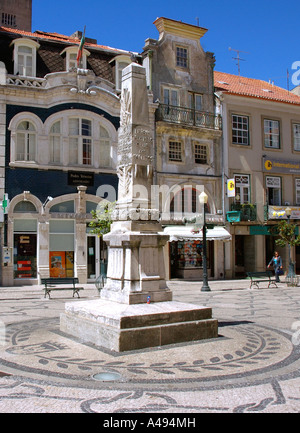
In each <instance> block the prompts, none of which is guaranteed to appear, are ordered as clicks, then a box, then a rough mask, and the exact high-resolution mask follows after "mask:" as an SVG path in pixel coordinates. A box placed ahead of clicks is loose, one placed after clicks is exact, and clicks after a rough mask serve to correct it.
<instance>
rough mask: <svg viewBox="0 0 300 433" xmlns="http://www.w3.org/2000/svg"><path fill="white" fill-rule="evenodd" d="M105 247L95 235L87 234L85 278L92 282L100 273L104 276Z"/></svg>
mask: <svg viewBox="0 0 300 433" xmlns="http://www.w3.org/2000/svg"><path fill="white" fill-rule="evenodd" d="M106 266H107V248H106V244H105V242H103V239H102V238H100V237H99V236H97V235H90V234H89V235H88V236H87V279H88V281H90V282H94V281H95V280H96V278H97V277H99V275H100V274H102V275H105V276H106Z"/></svg>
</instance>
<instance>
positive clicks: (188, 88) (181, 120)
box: [142, 18, 230, 280]
mask: <svg viewBox="0 0 300 433" xmlns="http://www.w3.org/2000/svg"><path fill="white" fill-rule="evenodd" d="M154 24H155V26H156V27H157V29H158V32H159V37H158V40H154V39H147V40H146V43H145V46H144V50H143V53H142V56H143V65H144V66H145V68H146V70H147V76H148V87H149V89H151V91H152V92H153V100H154V101H155V103H156V104H157V111H156V129H155V151H156V153H155V160H154V161H155V162H154V183H155V184H156V185H159V188H160V209H161V211H162V220H163V223H164V224H165V232H166V233H168V234H170V235H171V238H170V242H169V251H168V255H169V258H170V269H169V270H168V271H169V272H168V275H169V277H170V278H172V277H176V278H190V279H199V280H200V279H201V278H202V256H201V252H202V240H201V238H202V232H201V231H199V232H198V233H193V232H192V231H193V229H194V227H195V224H194V223H195V219H196V218H197V215H198V214H199V213H201V209H200V204H199V200H198V198H199V194H200V193H201V192H202V191H204V192H205V193H206V194H207V195H208V204H207V209H206V212H207V218H206V219H207V222H209V223H211V224H215V225H217V226H219V227H216V228H215V229H212V228H211V229H209V230H208V238H209V239H211V242H208V267H209V276H210V277H211V278H222V277H224V272H225V270H224V253H223V251H224V248H223V246H224V245H223V241H224V240H228V239H229V238H230V236H228V235H229V234H228V233H227V232H226V231H225V230H223V229H222V227H220V225H222V224H223V223H224V217H223V198H224V197H223V188H222V141H221V136H222V122H221V117H220V116H219V115H217V114H216V113H215V102H214V75H213V71H214V62H215V59H214V55H213V54H212V53H210V52H205V51H204V50H203V48H202V46H201V43H200V40H201V38H202V37H203V36H204V35H205V33H206V31H207V30H206V29H204V28H202V27H198V26H193V25H189V24H185V23H183V22H181V21H174V20H171V19H167V18H158V19H157V20H156V21H155V22H154Z"/></svg>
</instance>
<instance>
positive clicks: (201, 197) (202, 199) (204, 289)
mask: <svg viewBox="0 0 300 433" xmlns="http://www.w3.org/2000/svg"><path fill="white" fill-rule="evenodd" d="M207 200H208V196H207V194H205V192H204V191H203V192H201V194H200V195H199V202H200V204H201V206H202V208H203V248H202V263H203V284H202V287H201V292H210V287H209V285H208V281H207V252H206V222H205V205H206V204H207Z"/></svg>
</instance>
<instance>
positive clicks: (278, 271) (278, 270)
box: [268, 251, 283, 283]
mask: <svg viewBox="0 0 300 433" xmlns="http://www.w3.org/2000/svg"><path fill="white" fill-rule="evenodd" d="M271 265H273V268H274V271H275V281H276V283H280V279H279V275H282V274H283V271H282V260H281V257H280V255H279V253H278V251H275V252H274V256H273V257H272V259H271V260H270V263H269V264H268V268H269V267H270V266H271Z"/></svg>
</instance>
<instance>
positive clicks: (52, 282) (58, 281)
mask: <svg viewBox="0 0 300 433" xmlns="http://www.w3.org/2000/svg"><path fill="white" fill-rule="evenodd" d="M41 283H42V284H44V285H45V289H44V290H45V298H46V296H47V295H48V296H49V299H50V292H51V291H52V290H73V298H74V295H75V293H76V294H77V296H78V298H80V296H79V291H80V290H83V289H84V288H83V287H76V284H78V278H71V277H66V278H51V277H50V278H42V279H41ZM63 284H72V287H56V286H60V285H63Z"/></svg>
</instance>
